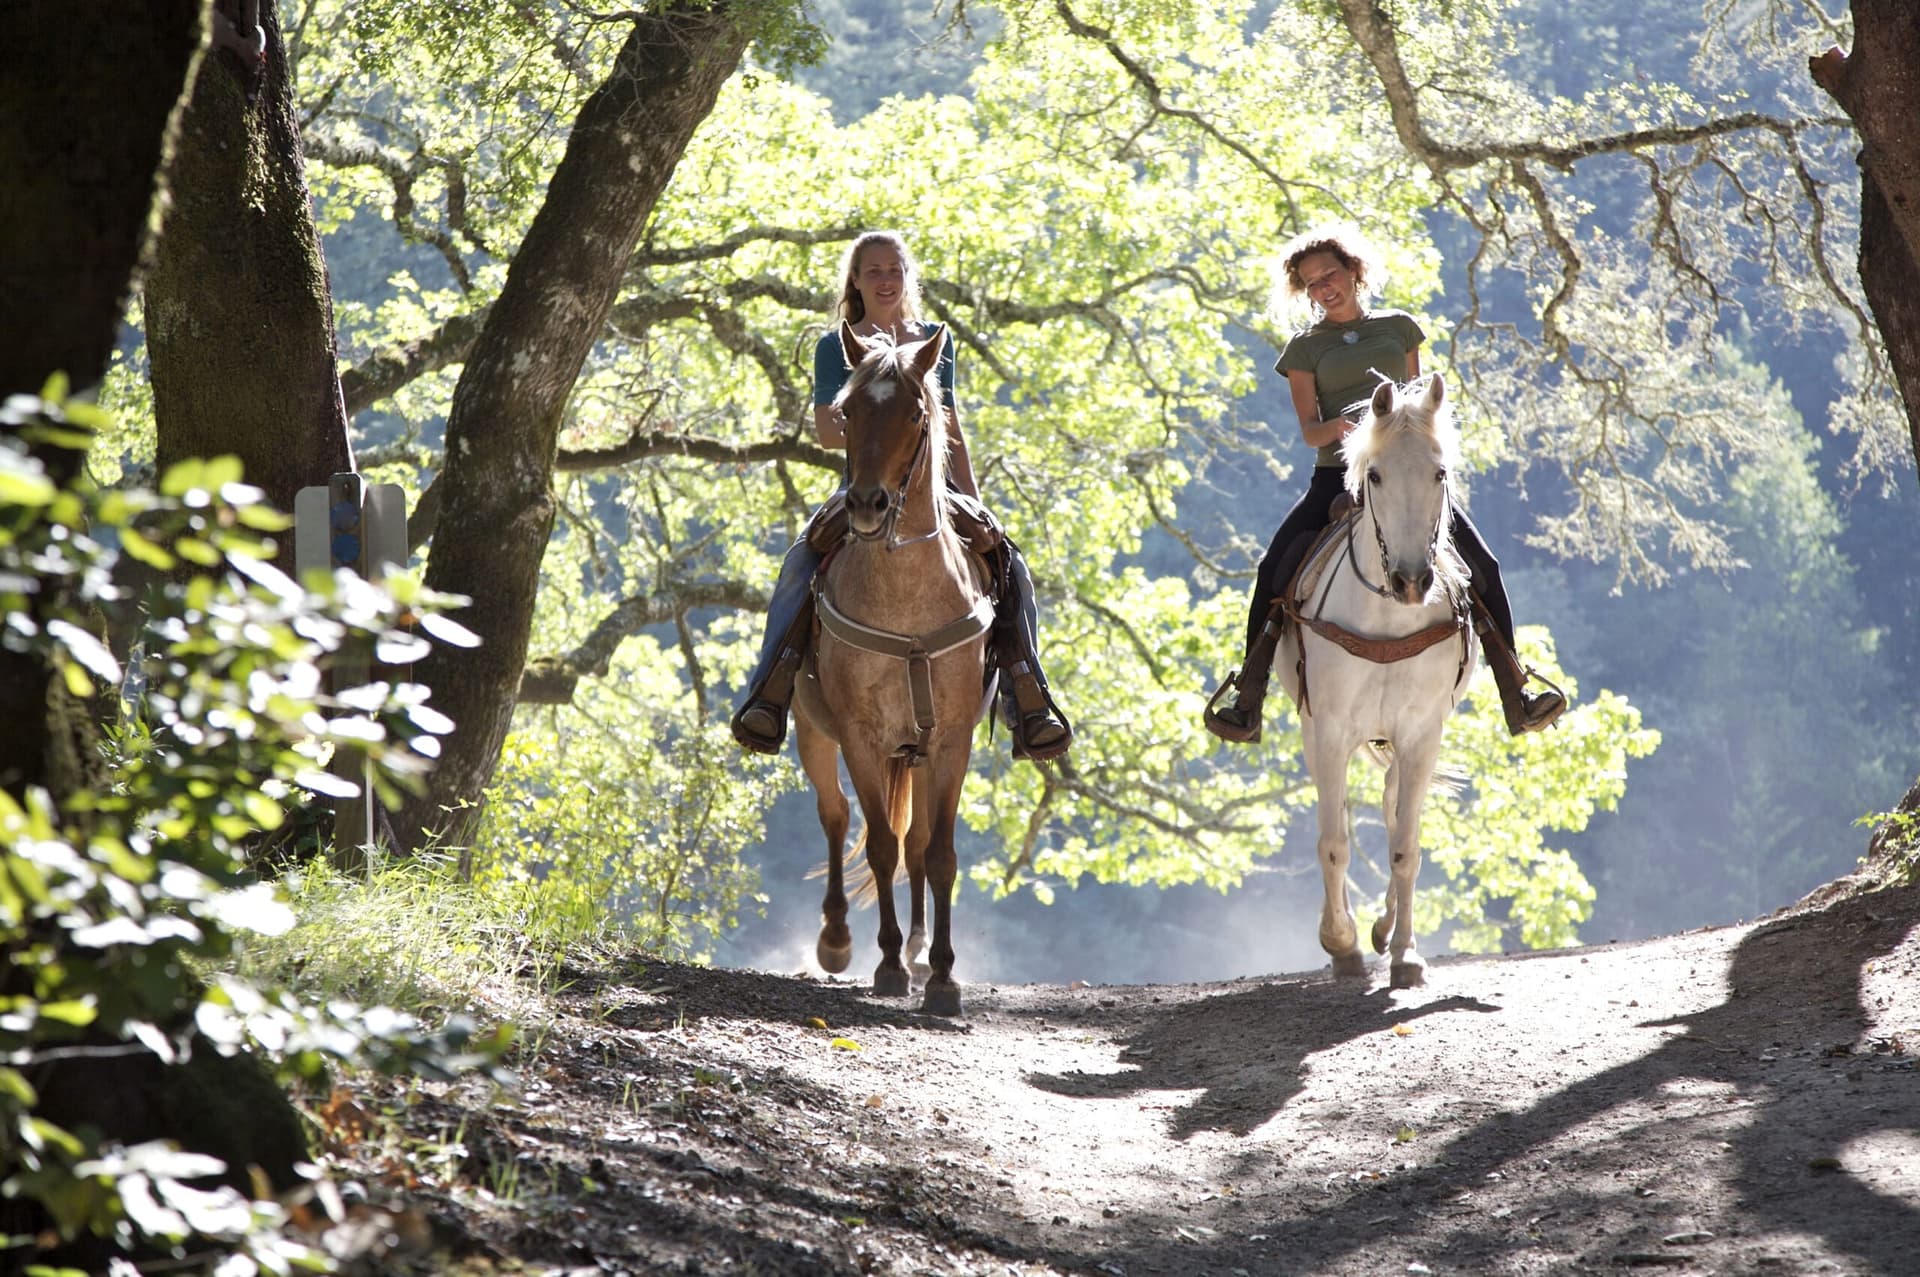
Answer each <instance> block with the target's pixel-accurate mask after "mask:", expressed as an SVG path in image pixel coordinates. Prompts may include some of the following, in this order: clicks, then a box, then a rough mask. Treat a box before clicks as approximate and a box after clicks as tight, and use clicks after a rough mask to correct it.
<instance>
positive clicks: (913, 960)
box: [904, 764, 933, 983]
mask: <svg viewBox="0 0 1920 1277" xmlns="http://www.w3.org/2000/svg"><path fill="white" fill-rule="evenodd" d="M932 773H933V768H932V766H931V765H930V764H923V765H921V766H919V767H916V768H914V769H913V828H912V829H910V830H908V831H907V895H908V897H909V899H910V900H911V902H912V904H911V908H912V910H913V920H912V923H911V924H910V926H909V928H908V931H907V948H906V953H905V955H904V956H905V958H906V961H907V969H908V970H909V971H911V972H913V975H914V977H915V978H916V979H918V980H920V981H921V982H922V983H925V981H926V978H927V975H928V973H929V972H930V970H931V968H929V967H928V966H927V964H926V963H925V962H922V961H921V960H920V955H921V954H923V953H925V952H926V949H927V842H928V840H929V839H930V838H931V837H932V836H933V820H932V818H931V817H930V816H929V815H928V808H929V807H930V806H931V805H932V804H931V802H930V801H929V799H930V794H929V791H930V789H931V786H930V785H929V783H928V778H929V777H930V776H931V775H932Z"/></svg>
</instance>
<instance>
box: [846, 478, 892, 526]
mask: <svg viewBox="0 0 1920 1277" xmlns="http://www.w3.org/2000/svg"><path fill="white" fill-rule="evenodd" d="M887 501H888V497H887V490H886V489H885V488H883V487H881V486H880V485H879V484H877V483H875V484H862V485H860V486H858V487H850V488H848V489H847V519H848V522H850V523H852V525H853V528H854V531H856V532H862V533H871V532H874V531H877V530H878V529H879V527H880V522H881V520H883V519H885V518H886V517H887Z"/></svg>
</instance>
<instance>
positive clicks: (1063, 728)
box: [1000, 670, 1073, 763]
mask: <svg viewBox="0 0 1920 1277" xmlns="http://www.w3.org/2000/svg"><path fill="white" fill-rule="evenodd" d="M1025 679H1032V681H1033V689H1032V690H1033V691H1034V692H1037V693H1038V694H1039V703H1038V704H1036V705H1035V706H1034V707H1033V708H1032V709H1023V708H1021V705H1020V684H1021V682H1022V680H1025ZM1028 699H1029V700H1032V699H1034V698H1033V696H1032V695H1031V694H1029V696H1028ZM1009 709H1011V710H1012V711H1013V712H1012V713H1011V714H1009V713H1008V712H1007V711H1008V710H1009ZM1000 714H1001V717H1002V718H1004V719H1006V721H1007V734H1008V735H1010V736H1012V737H1013V756H1014V757H1015V758H1026V759H1031V760H1032V761H1034V762H1036V763H1044V762H1050V761H1051V760H1053V759H1055V758H1058V757H1060V755H1062V754H1064V753H1066V752H1067V750H1068V748H1069V747H1070V746H1071V745H1072V744H1073V725H1072V724H1071V723H1069V722H1067V719H1066V715H1064V714H1062V713H1060V712H1059V711H1058V710H1057V709H1055V708H1054V705H1053V698H1052V697H1050V696H1048V695H1047V689H1046V687H1045V686H1044V685H1043V684H1042V683H1041V682H1040V680H1039V679H1038V678H1037V677H1035V676H1034V674H1033V672H1032V671H1031V670H1024V671H1022V672H1020V673H1016V674H1013V675H1012V676H1011V678H1010V679H1009V683H1008V688H1007V693H1006V702H1005V704H1003V705H1002V706H1001V708H1000ZM1048 723H1053V724H1057V725H1058V726H1059V728H1060V735H1059V736H1057V737H1056V738H1054V739H1052V740H1049V741H1047V742H1046V743H1045V744H1043V745H1033V744H1029V743H1028V740H1027V733H1029V732H1030V731H1032V730H1033V729H1034V728H1035V727H1037V726H1043V725H1045V724H1048Z"/></svg>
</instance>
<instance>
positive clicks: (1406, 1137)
mask: <svg viewBox="0 0 1920 1277" xmlns="http://www.w3.org/2000/svg"><path fill="white" fill-rule="evenodd" d="M1417 1134H1418V1132H1416V1131H1415V1130H1414V1129H1413V1128H1412V1127H1411V1126H1403V1127H1401V1128H1400V1129H1399V1130H1397V1131H1395V1132H1394V1133H1393V1138H1394V1139H1395V1141H1397V1142H1398V1143H1401V1144H1411V1143H1413V1140H1414V1137H1415V1135H1417Z"/></svg>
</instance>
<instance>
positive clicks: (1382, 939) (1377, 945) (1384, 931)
mask: <svg viewBox="0 0 1920 1277" xmlns="http://www.w3.org/2000/svg"><path fill="white" fill-rule="evenodd" d="M1392 932H1393V920H1392V919H1391V918H1388V917H1386V916H1385V915H1384V914H1383V915H1382V916H1381V917H1379V918H1377V919H1375V920H1374V924H1373V951H1374V952H1375V953H1385V952H1386V951H1387V937H1388V936H1389V935H1391V934H1392Z"/></svg>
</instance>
